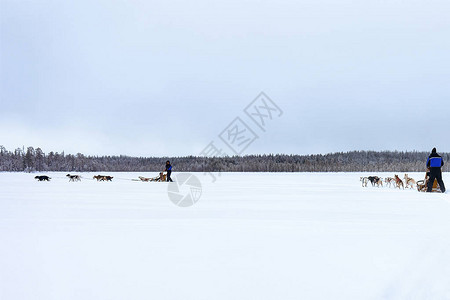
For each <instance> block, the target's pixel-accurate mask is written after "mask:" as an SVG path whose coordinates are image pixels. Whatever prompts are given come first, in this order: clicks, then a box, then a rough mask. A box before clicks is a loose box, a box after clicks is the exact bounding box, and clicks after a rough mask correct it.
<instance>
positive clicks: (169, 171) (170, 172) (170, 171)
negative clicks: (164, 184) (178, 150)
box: [166, 161, 173, 182]
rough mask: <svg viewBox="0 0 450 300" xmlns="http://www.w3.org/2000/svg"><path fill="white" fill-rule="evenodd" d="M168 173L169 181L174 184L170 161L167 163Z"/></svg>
mask: <svg viewBox="0 0 450 300" xmlns="http://www.w3.org/2000/svg"><path fill="white" fill-rule="evenodd" d="M166 172H167V181H170V182H173V180H172V178H170V174H172V165H171V164H170V161H166Z"/></svg>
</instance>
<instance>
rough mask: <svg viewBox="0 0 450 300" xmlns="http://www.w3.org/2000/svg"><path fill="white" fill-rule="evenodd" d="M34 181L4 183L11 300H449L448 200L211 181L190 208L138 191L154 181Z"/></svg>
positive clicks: (239, 179) (288, 179) (343, 182)
mask: <svg viewBox="0 0 450 300" xmlns="http://www.w3.org/2000/svg"><path fill="white" fill-rule="evenodd" d="M175 174H176V173H175ZM35 175H38V174H24V173H15V174H12V173H0V242H1V247H0V299H2V300H3V299H4V300H10V299H11V300H18V299H27V300H30V299H42V300H50V299H58V300H59V299H65V300H67V299H74V300H75V299H76V300H80V299H83V300H86V299H93V300H94V299H95V300H100V299H133V300H136V299H177V300H181V299H183V300H190V299H192V300H194V299H195V300H199V299H205V300H215V299H224V300H225V299H226V300H229V299H245V300H248V299H257V300H263V299H280V300H286V299H296V300H298V299H327V300H328V299H333V300H334V299H346V300H348V299H450V201H449V200H450V195H449V194H425V193H419V192H417V191H416V190H395V189H394V188H372V187H368V188H363V187H361V184H360V182H359V176H362V175H367V174H361V173H343V174H336V173H326V174H324V173H314V174H309V173H300V174H298V173H283V174H282V173H275V174H274V173H269V174H268V173H259V174H255V173H225V174H222V175H221V176H220V177H218V179H217V181H216V182H215V183H212V182H211V177H209V176H208V175H206V176H205V175H204V174H201V173H200V174H196V175H197V176H198V178H199V179H201V182H202V188H203V190H202V196H201V199H200V200H199V201H198V203H196V204H195V205H193V206H191V207H187V208H182V207H178V206H176V205H174V204H173V203H172V202H171V201H170V200H169V198H168V193H167V190H168V185H169V184H168V183H153V182H151V183H143V182H136V181H131V180H130V179H132V178H137V176H139V175H143V176H146V175H147V176H149V177H150V176H155V174H142V173H139V174H137V173H115V174H112V175H113V176H115V178H114V180H113V182H96V181H93V180H88V179H84V180H83V181H82V182H78V183H69V182H68V180H67V179H66V178H64V175H65V173H51V174H47V175H50V176H51V177H52V178H53V179H52V181H51V182H37V181H35V180H34V179H33V177H34V176H35ZM82 175H83V176H84V177H86V178H92V175H93V174H82ZM108 175H111V174H108ZM378 175H381V176H383V177H384V176H386V175H387V174H378ZM389 175H390V176H392V175H393V174H389ZM401 175H402V176H401V177H403V174H401ZM410 175H412V177H413V178H416V179H422V177H423V174H422V173H420V174H410ZM444 181H445V182H446V183H447V186H448V187H450V176H448V174H444ZM173 184H176V183H173ZM186 191H188V190H182V191H181V192H182V193H183V192H186Z"/></svg>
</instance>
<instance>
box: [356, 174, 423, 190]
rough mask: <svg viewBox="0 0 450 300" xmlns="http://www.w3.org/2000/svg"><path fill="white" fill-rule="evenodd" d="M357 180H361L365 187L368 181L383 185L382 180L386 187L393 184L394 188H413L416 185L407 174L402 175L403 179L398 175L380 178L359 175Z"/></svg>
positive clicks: (375, 184) (374, 184) (373, 184)
mask: <svg viewBox="0 0 450 300" xmlns="http://www.w3.org/2000/svg"><path fill="white" fill-rule="evenodd" d="M359 180H360V181H361V184H362V186H363V187H367V185H368V183H369V182H370V183H371V184H372V186H377V187H380V186H383V182H384V184H385V186H387V187H391V186H394V187H395V188H399V189H400V188H402V189H405V188H412V189H413V188H415V186H416V181H415V180H414V179H413V178H411V177H409V176H408V174H405V176H404V177H403V180H402V179H401V178H400V177H398V175H397V174H396V175H394V177H386V178H384V180H383V178H381V177H378V176H369V177H360V178H359Z"/></svg>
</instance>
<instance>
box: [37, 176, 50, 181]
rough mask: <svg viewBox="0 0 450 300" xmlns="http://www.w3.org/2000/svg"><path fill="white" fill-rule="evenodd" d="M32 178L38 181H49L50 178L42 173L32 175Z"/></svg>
mask: <svg viewBox="0 0 450 300" xmlns="http://www.w3.org/2000/svg"><path fill="white" fill-rule="evenodd" d="M34 179H37V180H39V181H50V179H51V178H50V177H48V176H45V175H43V176H36V177H34Z"/></svg>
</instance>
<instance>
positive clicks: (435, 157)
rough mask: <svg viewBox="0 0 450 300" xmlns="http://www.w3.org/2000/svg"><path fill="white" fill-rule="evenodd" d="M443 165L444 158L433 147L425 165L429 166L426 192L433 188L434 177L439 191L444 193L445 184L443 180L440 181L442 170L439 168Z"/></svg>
mask: <svg viewBox="0 0 450 300" xmlns="http://www.w3.org/2000/svg"><path fill="white" fill-rule="evenodd" d="M443 165H444V160H443V159H442V157H441V156H440V155H439V154H437V152H436V148H433V150H431V154H430V156H429V157H428V160H427V167H428V168H430V178H429V179H428V188H427V192H428V193H430V192H431V190H432V189H433V183H434V179H437V182H438V184H439V187H440V188H441V191H442V192H443V193H445V185H444V182H443V181H442V170H441V168H442V166H443Z"/></svg>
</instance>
